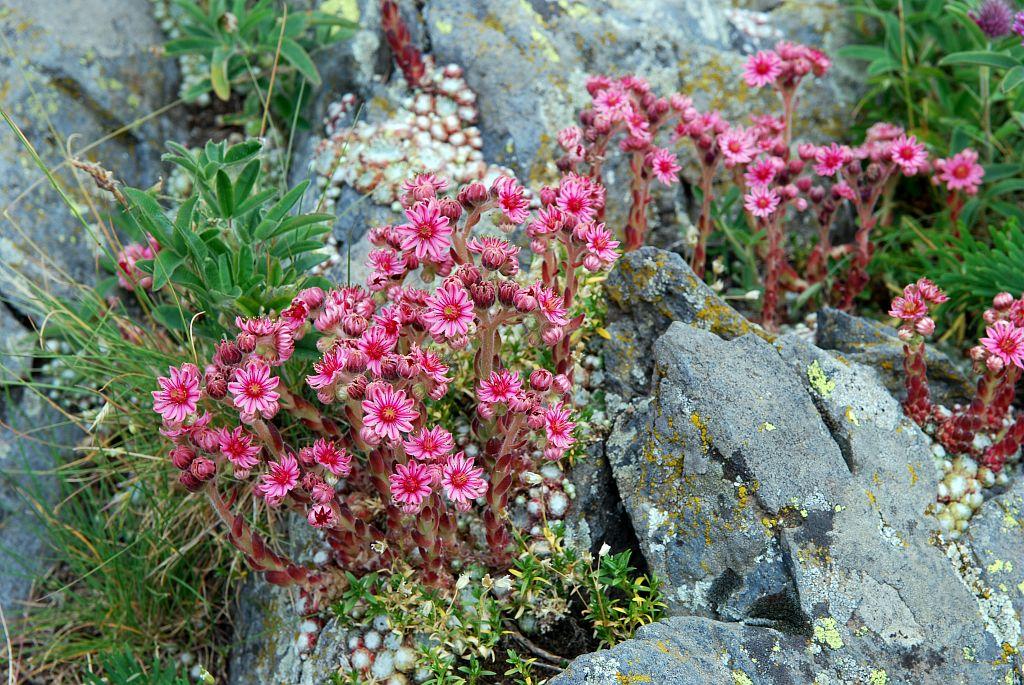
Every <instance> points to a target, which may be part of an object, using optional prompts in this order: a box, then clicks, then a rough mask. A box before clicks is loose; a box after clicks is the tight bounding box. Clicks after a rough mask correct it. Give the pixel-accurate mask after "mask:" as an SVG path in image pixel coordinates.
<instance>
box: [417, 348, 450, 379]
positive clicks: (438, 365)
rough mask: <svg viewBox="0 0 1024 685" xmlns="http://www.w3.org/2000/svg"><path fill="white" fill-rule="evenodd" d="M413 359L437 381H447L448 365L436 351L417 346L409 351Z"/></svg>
mask: <svg viewBox="0 0 1024 685" xmlns="http://www.w3.org/2000/svg"><path fill="white" fill-rule="evenodd" d="M409 355H410V356H411V357H412V359H413V361H415V362H416V364H417V365H418V366H419V367H420V371H422V372H423V373H424V374H426V375H427V377H429V378H430V379H431V380H432V381H434V382H435V383H447V382H448V381H449V379H448V376H447V373H448V367H447V366H446V365H445V363H444V362H443V361H441V357H440V356H439V355H438V354H437V353H436V352H431V351H429V350H423V349H421V348H420V347H418V346H416V347H413V348H412V351H411V352H410V353H409Z"/></svg>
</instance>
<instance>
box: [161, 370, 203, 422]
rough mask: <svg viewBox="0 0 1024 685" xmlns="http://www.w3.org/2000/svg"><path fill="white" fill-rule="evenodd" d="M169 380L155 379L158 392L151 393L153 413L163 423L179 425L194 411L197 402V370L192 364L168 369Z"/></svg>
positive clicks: (163, 378)
mask: <svg viewBox="0 0 1024 685" xmlns="http://www.w3.org/2000/svg"><path fill="white" fill-rule="evenodd" d="M168 372H169V373H170V374H171V376H170V378H165V377H163V376H161V377H160V378H157V379H156V383H157V385H159V386H160V389H159V390H154V391H153V411H155V412H156V413H157V414H159V415H160V416H162V417H164V421H174V422H175V423H181V422H182V421H184V420H185V417H186V416H188V415H189V414H191V413H192V412H194V411H195V410H196V406H197V402H198V401H199V369H197V368H196V367H195V365H194V364H182V365H181V367H180V368H174V367H173V366H172V367H169V368H168Z"/></svg>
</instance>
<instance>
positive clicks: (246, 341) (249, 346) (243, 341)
mask: <svg viewBox="0 0 1024 685" xmlns="http://www.w3.org/2000/svg"><path fill="white" fill-rule="evenodd" d="M235 344H237V345H238V349H239V350H241V351H242V353H244V354H249V353H250V352H252V351H253V350H255V349H256V336H254V335H253V334H252V333H239V334H238V337H236V338H235Z"/></svg>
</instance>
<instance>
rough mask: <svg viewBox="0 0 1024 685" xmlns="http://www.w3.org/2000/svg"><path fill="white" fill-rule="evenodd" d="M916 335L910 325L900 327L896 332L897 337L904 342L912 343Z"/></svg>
mask: <svg viewBox="0 0 1024 685" xmlns="http://www.w3.org/2000/svg"><path fill="white" fill-rule="evenodd" d="M914 335H916V333H915V331H914V329H913V328H911V327H910V326H909V325H903V326H900V327H899V330H897V331H896V337H898V338H899V339H900V340H902V341H903V342H910V341H911V340H913V339H914Z"/></svg>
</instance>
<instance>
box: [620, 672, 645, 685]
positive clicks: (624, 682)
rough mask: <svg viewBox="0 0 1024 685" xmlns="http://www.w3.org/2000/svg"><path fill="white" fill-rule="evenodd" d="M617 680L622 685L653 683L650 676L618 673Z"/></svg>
mask: <svg viewBox="0 0 1024 685" xmlns="http://www.w3.org/2000/svg"><path fill="white" fill-rule="evenodd" d="M615 680H617V681H618V682H619V683H621V685H636V684H637V683H649V682H651V676H649V675H627V674H625V673H616V674H615Z"/></svg>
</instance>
